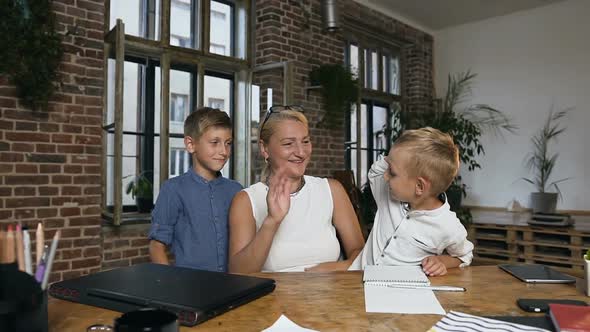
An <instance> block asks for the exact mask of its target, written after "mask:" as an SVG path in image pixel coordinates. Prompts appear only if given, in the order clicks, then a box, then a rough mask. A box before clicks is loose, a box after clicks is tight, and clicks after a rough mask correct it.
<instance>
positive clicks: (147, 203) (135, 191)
mask: <svg viewBox="0 0 590 332" xmlns="http://www.w3.org/2000/svg"><path fill="white" fill-rule="evenodd" d="M149 172H151V171H145V172H141V173H140V174H138V175H136V176H135V177H134V178H133V180H131V181H130V182H129V183H128V184H127V189H126V190H125V192H126V193H127V194H131V197H132V198H134V199H135V204H136V205H137V211H138V212H140V213H148V212H150V211H151V210H152V208H153V207H154V187H153V185H152V182H151V181H150V179H148V178H147V177H146V173H149Z"/></svg>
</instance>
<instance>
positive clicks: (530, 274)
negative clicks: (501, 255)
mask: <svg viewBox="0 0 590 332" xmlns="http://www.w3.org/2000/svg"><path fill="white" fill-rule="evenodd" d="M498 267H499V268H501V269H502V270H504V271H506V272H508V273H510V274H511V275H513V276H515V277H516V278H518V279H520V280H522V281H524V282H532V283H549V284H569V283H575V282H576V279H575V278H574V277H572V276H569V275H567V274H564V273H561V272H558V271H556V270H553V269H552V268H550V267H548V266H545V265H541V264H514V265H512V264H500V265H498Z"/></svg>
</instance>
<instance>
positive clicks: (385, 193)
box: [368, 157, 389, 206]
mask: <svg viewBox="0 0 590 332" xmlns="http://www.w3.org/2000/svg"><path fill="white" fill-rule="evenodd" d="M385 172H389V164H388V163H387V161H385V158H383V157H380V158H379V160H377V161H376V162H374V163H373V165H372V166H371V169H370V170H369V175H368V177H369V183H370V185H371V192H372V193H373V197H374V198H375V202H376V203H377V206H379V205H380V203H381V202H388V201H389V186H388V184H387V181H385V179H384V178H383V174H384V173H385Z"/></svg>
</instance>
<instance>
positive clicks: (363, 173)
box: [360, 104, 369, 186]
mask: <svg viewBox="0 0 590 332" xmlns="http://www.w3.org/2000/svg"><path fill="white" fill-rule="evenodd" d="M367 130H368V128H367V104H361V137H360V146H361V183H360V184H361V186H362V185H364V184H365V183H366V182H367V173H368V171H369V169H368V165H367V159H368V152H367V148H368V144H367V143H368V142H367V135H368V132H367Z"/></svg>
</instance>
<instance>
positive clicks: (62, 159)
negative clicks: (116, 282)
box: [0, 0, 104, 280]
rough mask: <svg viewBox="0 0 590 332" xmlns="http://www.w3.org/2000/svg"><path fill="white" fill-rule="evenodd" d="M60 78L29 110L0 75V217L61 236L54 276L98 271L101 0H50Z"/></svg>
mask: <svg viewBox="0 0 590 332" xmlns="http://www.w3.org/2000/svg"><path fill="white" fill-rule="evenodd" d="M54 10H55V14H56V16H57V25H58V27H57V29H58V31H59V32H60V33H61V34H62V36H63V45H64V56H63V62H62V64H61V65H60V67H59V72H60V75H61V82H62V84H61V85H60V86H59V87H58V88H57V93H56V95H55V96H54V97H53V100H52V101H51V102H50V105H49V108H48V109H46V110H40V111H36V112H31V111H30V110H28V109H26V108H24V107H22V106H21V104H20V102H19V100H18V99H17V98H16V97H15V88H14V87H13V86H11V85H10V84H9V82H8V79H7V77H0V115H1V117H0V118H1V119H0V184H1V187H0V188H1V189H0V220H1V221H0V222H1V223H7V222H16V221H20V222H22V223H23V224H24V225H26V226H29V227H30V228H32V229H35V226H36V224H37V223H38V222H42V223H43V225H44V226H45V229H46V232H45V238H46V239H47V240H48V241H49V240H50V239H51V237H52V236H53V233H54V232H55V230H57V229H61V230H62V238H63V239H62V241H61V242H60V244H59V249H58V251H57V253H56V257H55V259H56V260H55V265H54V267H53V273H52V276H51V280H57V279H61V278H68V277H71V276H73V275H78V274H81V273H89V272H93V271H97V270H99V269H100V264H101V254H102V248H101V237H100V232H101V226H100V224H101V220H100V199H101V198H100V172H101V169H100V158H101V151H102V147H101V136H100V135H101V128H100V125H101V118H102V91H103V52H102V49H103V43H102V34H103V33H102V29H103V10H104V7H103V1H102V0H100V1H94V2H91V1H77V6H75V4H74V1H72V0H61V1H60V0H56V1H54Z"/></svg>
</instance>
